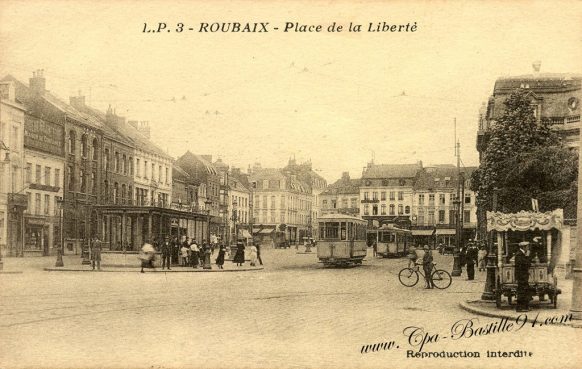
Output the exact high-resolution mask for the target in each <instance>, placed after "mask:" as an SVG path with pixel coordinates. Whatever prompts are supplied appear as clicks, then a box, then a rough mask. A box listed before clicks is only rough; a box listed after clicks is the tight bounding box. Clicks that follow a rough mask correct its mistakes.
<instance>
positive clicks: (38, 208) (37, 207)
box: [34, 193, 40, 215]
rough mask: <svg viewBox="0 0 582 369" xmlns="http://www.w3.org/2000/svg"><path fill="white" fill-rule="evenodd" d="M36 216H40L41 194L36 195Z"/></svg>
mask: <svg viewBox="0 0 582 369" xmlns="http://www.w3.org/2000/svg"><path fill="white" fill-rule="evenodd" d="M34 214H36V215H39V214H40V193H37V194H35V195H34Z"/></svg>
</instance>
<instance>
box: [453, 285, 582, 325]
mask: <svg viewBox="0 0 582 369" xmlns="http://www.w3.org/2000/svg"><path fill="white" fill-rule="evenodd" d="M572 285H573V281H572V280H571V279H570V280H566V279H564V278H560V280H559V285H558V288H560V289H561V290H562V293H561V294H560V295H558V306H557V308H556V309H554V305H553V304H552V303H551V302H550V301H549V300H548V299H546V301H542V302H540V301H539V298H538V297H537V296H534V298H533V301H531V302H530V309H531V310H530V311H529V312H527V313H525V314H527V317H528V319H534V318H535V317H536V316H538V314H539V316H538V318H537V320H538V321H542V322H544V321H545V320H546V319H551V318H557V319H556V323H554V324H556V325H572V322H570V321H567V322H565V323H563V322H561V321H560V319H561V318H562V317H568V316H569V315H570V307H571V304H572ZM459 306H460V307H461V308H462V309H464V310H466V311H468V312H471V313H473V314H477V315H483V316H487V317H492V318H508V319H512V320H515V319H516V318H517V317H519V316H520V315H522V314H524V313H518V312H516V311H515V299H514V301H512V305H511V306H510V305H508V303H507V298H506V297H502V300H501V308H497V306H496V304H495V300H493V301H488V300H481V293H479V295H478V296H475V298H473V299H467V300H465V301H461V302H460V303H459ZM564 320H567V319H564Z"/></svg>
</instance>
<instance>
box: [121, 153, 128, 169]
mask: <svg viewBox="0 0 582 369" xmlns="http://www.w3.org/2000/svg"><path fill="white" fill-rule="evenodd" d="M126 164H127V156H125V154H123V156H122V159H121V168H120V172H121V173H123V174H127V165H126Z"/></svg>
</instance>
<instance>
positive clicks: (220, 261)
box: [216, 244, 226, 269]
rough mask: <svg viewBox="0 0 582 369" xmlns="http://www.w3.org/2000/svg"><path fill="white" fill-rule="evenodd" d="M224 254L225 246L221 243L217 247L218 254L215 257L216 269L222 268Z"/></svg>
mask: <svg viewBox="0 0 582 369" xmlns="http://www.w3.org/2000/svg"><path fill="white" fill-rule="evenodd" d="M224 254H226V246H224V245H223V244H221V245H220V248H219V249H218V256H217V257H216V265H217V266H218V269H224V267H223V265H224Z"/></svg>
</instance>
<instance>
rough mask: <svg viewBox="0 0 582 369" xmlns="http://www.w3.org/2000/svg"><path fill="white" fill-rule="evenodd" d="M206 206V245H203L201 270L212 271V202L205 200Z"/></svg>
mask: <svg viewBox="0 0 582 369" xmlns="http://www.w3.org/2000/svg"><path fill="white" fill-rule="evenodd" d="M204 204H205V205H206V245H204V266H203V267H202V268H203V269H212V265H210V253H211V251H210V205H212V201H210V200H206V201H204Z"/></svg>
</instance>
